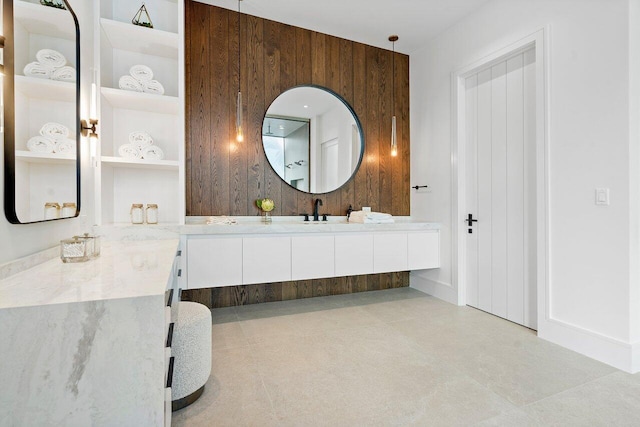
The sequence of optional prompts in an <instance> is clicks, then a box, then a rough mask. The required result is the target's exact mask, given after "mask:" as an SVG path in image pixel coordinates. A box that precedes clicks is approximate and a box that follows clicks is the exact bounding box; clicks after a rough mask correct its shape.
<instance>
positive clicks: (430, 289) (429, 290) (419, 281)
mask: <svg viewBox="0 0 640 427" xmlns="http://www.w3.org/2000/svg"><path fill="white" fill-rule="evenodd" d="M409 287H411V288H414V289H417V290H419V291H421V292H424V293H425V294H429V295H431V296H434V297H436V298H438V299H441V300H443V301H446V302H448V303H451V304H454V305H458V291H456V290H455V289H454V288H453V287H452V286H451V285H449V284H447V283H442V282H438V281H437V280H432V279H427V278H426V277H424V276H421V275H420V273H417V272H411V274H410V275H409Z"/></svg>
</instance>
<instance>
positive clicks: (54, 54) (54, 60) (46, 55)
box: [36, 49, 67, 69]
mask: <svg viewBox="0 0 640 427" xmlns="http://www.w3.org/2000/svg"><path fill="white" fill-rule="evenodd" d="M36 59H37V60H38V62H39V63H40V64H42V65H43V66H45V67H47V68H50V69H55V68H60V67H64V66H65V65H66V64H67V58H65V57H64V55H63V54H61V53H60V52H58V51H57V50H53V49H40V50H39V51H38V53H36Z"/></svg>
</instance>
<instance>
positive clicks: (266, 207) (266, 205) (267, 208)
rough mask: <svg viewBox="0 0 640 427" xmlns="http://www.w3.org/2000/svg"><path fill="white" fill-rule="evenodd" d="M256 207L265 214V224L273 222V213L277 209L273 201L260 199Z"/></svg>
mask: <svg viewBox="0 0 640 427" xmlns="http://www.w3.org/2000/svg"><path fill="white" fill-rule="evenodd" d="M256 206H258V208H259V209H260V210H261V211H262V212H264V216H263V217H262V219H263V221H264V222H267V223H268V222H271V211H272V210H273V208H275V207H276V204H275V203H274V202H273V200H271V199H266V198H265V199H258V200H256Z"/></svg>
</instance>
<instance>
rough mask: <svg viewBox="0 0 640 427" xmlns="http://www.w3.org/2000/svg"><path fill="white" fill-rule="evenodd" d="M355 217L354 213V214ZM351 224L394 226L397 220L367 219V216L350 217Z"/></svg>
mask: <svg viewBox="0 0 640 427" xmlns="http://www.w3.org/2000/svg"><path fill="white" fill-rule="evenodd" d="M352 215H353V213H352ZM349 222H350V223H354V224H393V223H394V222H395V220H394V219H393V218H380V219H374V218H367V217H366V216H359V215H356V216H355V217H354V216H349Z"/></svg>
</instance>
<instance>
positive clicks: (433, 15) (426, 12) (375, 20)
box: [197, 0, 489, 54]
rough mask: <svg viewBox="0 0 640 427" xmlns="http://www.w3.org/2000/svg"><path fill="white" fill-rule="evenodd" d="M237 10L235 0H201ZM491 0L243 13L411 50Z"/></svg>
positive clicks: (289, 0)
mask: <svg viewBox="0 0 640 427" xmlns="http://www.w3.org/2000/svg"><path fill="white" fill-rule="evenodd" d="M197 1H200V2H202V3H207V4H212V5H215V6H220V7H223V8H226V9H232V10H237V9H238V2H237V1H235V0H197ZM488 1H489V0H384V1H383V0H242V3H241V11H242V13H247V14H249V15H254V16H259V17H261V18H266V19H271V20H273V21H278V22H282V23H285V24H290V25H295V26H297V27H302V28H307V29H310V30H314V31H319V32H321V33H326V34H330V35H333V36H337V37H342V38H345V39H349V40H354V41H357V42H361V43H365V44H368V45H371V46H377V47H381V48H384V49H391V43H390V42H389V40H388V38H389V35H391V34H397V35H398V36H399V37H400V39H399V40H398V41H397V42H396V51H398V52H402V53H406V54H411V53H413V52H415V51H416V50H418V49H420V48H421V47H422V46H423V45H424V43H425V42H426V41H428V40H430V39H432V38H434V37H435V36H437V35H438V34H440V33H441V32H442V31H444V30H446V29H447V28H449V27H450V26H452V25H453V24H455V23H456V22H458V21H459V20H461V19H462V18H464V17H465V16H467V15H469V14H471V13H472V12H473V11H475V10H477V9H478V8H480V7H481V6H482V5H483V4H485V3H487V2H488Z"/></svg>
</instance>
